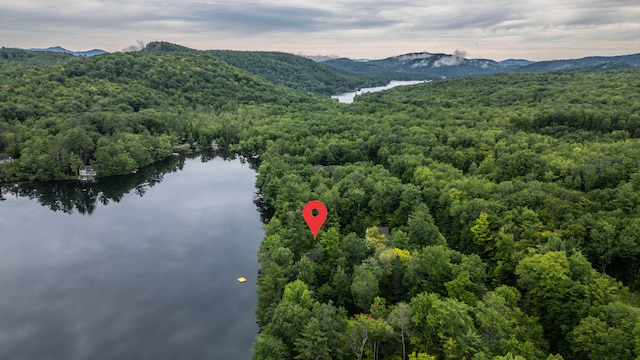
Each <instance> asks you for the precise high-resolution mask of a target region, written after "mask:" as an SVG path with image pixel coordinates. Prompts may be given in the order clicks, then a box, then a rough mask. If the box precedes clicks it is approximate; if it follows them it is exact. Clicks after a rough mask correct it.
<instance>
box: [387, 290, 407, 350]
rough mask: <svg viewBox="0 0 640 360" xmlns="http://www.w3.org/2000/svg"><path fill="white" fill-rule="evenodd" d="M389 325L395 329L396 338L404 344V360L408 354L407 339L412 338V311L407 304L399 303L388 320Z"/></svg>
mask: <svg viewBox="0 0 640 360" xmlns="http://www.w3.org/2000/svg"><path fill="white" fill-rule="evenodd" d="M387 321H388V322H389V324H390V325H391V326H393V328H394V329H395V334H396V338H397V339H398V340H399V341H400V342H401V343H402V360H405V358H406V354H407V348H406V338H408V337H409V336H411V331H410V329H411V309H410V308H409V305H407V304H406V303H403V302H400V303H398V304H397V305H396V306H395V307H394V308H393V310H392V311H391V313H390V314H389V317H388V319H387Z"/></svg>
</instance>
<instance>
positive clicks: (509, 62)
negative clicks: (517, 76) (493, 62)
mask: <svg viewBox="0 0 640 360" xmlns="http://www.w3.org/2000/svg"><path fill="white" fill-rule="evenodd" d="M499 63H500V64H502V65H506V66H527V65H531V64H533V63H535V61H531V60H524V59H508V60H502V61H500V62H499Z"/></svg>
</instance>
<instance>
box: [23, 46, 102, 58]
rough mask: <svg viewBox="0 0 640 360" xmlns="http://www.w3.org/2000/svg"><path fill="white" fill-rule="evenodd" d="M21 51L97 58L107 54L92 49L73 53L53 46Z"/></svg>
mask: <svg viewBox="0 0 640 360" xmlns="http://www.w3.org/2000/svg"><path fill="white" fill-rule="evenodd" d="M20 50H28V51H48V52H56V53H65V54H70V55H73V56H96V55H102V54H106V53H107V52H106V51H104V50H101V49H91V50H86V51H72V50H68V49H65V48H63V47H62V46H59V45H58V46H51V47H48V48H31V49H20Z"/></svg>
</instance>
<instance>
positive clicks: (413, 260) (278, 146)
mask: <svg viewBox="0 0 640 360" xmlns="http://www.w3.org/2000/svg"><path fill="white" fill-rule="evenodd" d="M639 92H640V72H639V71H637V70H634V71H624V72H618V73H606V74H590V75H577V74H545V75H524V76H523V75H518V76H514V75H505V76H496V77H489V78H476V79H467V80H460V81H450V82H434V83H429V84H423V85H419V86H414V87H411V88H397V89H394V90H391V91H388V92H385V93H377V94H370V95H366V96H363V97H362V98H361V99H359V100H358V101H356V102H355V103H354V104H352V105H345V106H339V107H337V108H334V107H331V108H327V109H325V110H324V111H323V112H322V113H318V112H316V113H313V114H306V113H298V114H291V115H286V116H279V117H277V118H272V119H270V120H269V122H268V123H265V124H264V125H263V126H256V127H253V128H250V129H246V130H245V131H244V134H242V135H241V136H240V138H241V139H243V140H242V141H241V143H240V144H239V147H238V149H239V150H243V151H247V150H251V151H254V152H258V153H262V156H261V159H262V164H261V166H260V168H259V175H258V182H257V186H258V188H259V189H260V190H261V191H262V193H263V195H264V200H263V204H262V205H263V211H264V213H265V218H266V221H267V225H266V228H265V229H266V232H267V234H266V239H265V241H264V242H263V244H262V247H261V250H260V253H259V259H260V262H261V265H262V267H261V272H260V274H261V275H260V278H259V294H258V296H259V307H258V310H257V312H256V314H257V316H258V321H259V324H260V326H261V327H262V332H261V333H260V335H259V336H258V338H257V341H256V345H255V348H254V358H255V359H286V358H291V359H293V358H297V359H318V358H326V359H329V358H334V359H354V358H357V359H362V358H366V359H374V358H380V359H389V358H397V359H401V358H403V357H404V358H408V357H409V354H414V355H412V356H411V357H410V358H412V359H432V358H435V359H462V358H467V359H522V358H524V359H545V358H547V357H548V358H550V359H551V358H553V359H559V358H565V359H614V358H615V359H633V358H635V357H636V356H637V355H638V354H640V349H639V348H637V345H636V344H638V343H639V340H640V326H639V325H637V324H638V320H639V318H638V316H639V315H640V312H639V311H640V310H639V309H638V307H637V305H638V297H637V294H636V293H635V291H636V290H637V288H638V281H639V280H640V278H639V277H638V274H639V271H640V262H639V260H640V258H639V257H640V252H639V250H638V249H640V246H639V245H640V235H639V234H640V222H639V221H638V201H639V200H640V196H639V195H640V169H639V167H638V165H639V164H640V151H639V150H638V149H640V146H639V145H640V144H639V143H638V142H639V140H638V136H639V135H640V133H638V128H639V127H638V125H640V124H639V123H638V120H640V118H639V113H638V112H639V111H640V104H639V103H638V102H637V98H638V94H639ZM313 199H319V200H321V201H323V202H324V204H325V205H326V206H327V208H328V210H329V215H328V220H327V222H326V223H325V226H324V228H323V229H324V230H323V231H321V233H320V235H319V237H318V241H314V240H313V238H312V236H311V233H310V232H309V230H308V228H307V227H306V225H305V223H304V221H303V219H302V217H301V216H300V211H301V209H302V207H303V205H304V204H305V203H306V202H307V201H310V200H313ZM375 226H380V227H389V228H390V229H391V234H390V236H389V237H385V236H383V235H381V234H379V233H378V232H376V231H375V230H373V227H375ZM367 228H370V229H369V231H368V232H367ZM403 354H405V355H403ZM550 354H556V355H553V356H552V355H550Z"/></svg>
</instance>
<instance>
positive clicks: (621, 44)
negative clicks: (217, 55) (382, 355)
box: [0, 0, 640, 60]
mask: <svg viewBox="0 0 640 360" xmlns="http://www.w3.org/2000/svg"><path fill="white" fill-rule="evenodd" d="M155 40H163V41H169V42H173V43H178V44H181V45H184V46H188V47H191V48H196V49H232V50H276V51H286V52H289V53H294V54H300V53H303V54H308V55H339V56H346V57H351V58H370V59H375V58H384V57H389V56H394V55H399V54H404V53H410V52H421V51H428V52H434V53H437V52H444V53H453V52H454V51H455V50H460V51H464V52H466V53H467V56H468V57H470V58H479V57H484V58H491V59H495V60H503V59H507V58H527V59H531V60H551V59H566V58H576V57H583V56H589V55H623V54H632V53H638V52H640V1H638V0H484V1H472V0H437V1H432V0H422V1H418V0H416V1H414V0H386V1H383V0H318V1H304V2H303V1H294V0H244V1H225V0H200V1H198V0H179V1H178V0H104V1H98V0H0V46H5V47H22V48H31V47H49V46H54V45H60V46H63V47H65V48H68V49H70V50H89V49H93V48H100V49H104V50H107V51H111V52H112V51H121V50H123V49H125V48H127V47H129V46H131V45H135V44H137V43H138V41H142V42H144V43H148V42H150V41H155Z"/></svg>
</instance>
